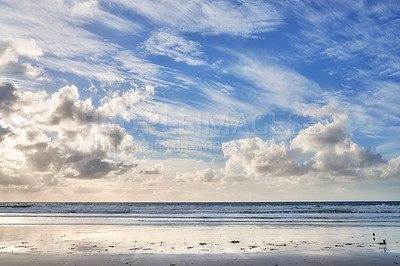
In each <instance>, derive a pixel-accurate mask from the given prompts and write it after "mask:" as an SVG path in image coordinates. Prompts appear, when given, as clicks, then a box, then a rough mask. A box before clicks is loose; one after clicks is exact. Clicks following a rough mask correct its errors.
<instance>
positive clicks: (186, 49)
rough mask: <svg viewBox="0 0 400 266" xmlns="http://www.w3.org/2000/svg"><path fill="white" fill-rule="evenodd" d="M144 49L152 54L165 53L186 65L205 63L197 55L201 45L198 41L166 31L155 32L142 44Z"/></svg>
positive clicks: (199, 52) (199, 53)
mask: <svg viewBox="0 0 400 266" xmlns="http://www.w3.org/2000/svg"><path fill="white" fill-rule="evenodd" d="M144 46H145V48H146V50H147V51H148V52H150V53H151V54H153V55H165V56H168V57H171V58H172V59H174V60H175V61H177V62H185V63H186V64H188V65H194V66H195V65H205V64H206V62H205V61H203V60H202V59H200V58H199V57H200V56H201V55H202V54H203V53H202V52H201V51H200V48H201V45H200V44H199V43H198V42H195V41H190V40H186V39H185V38H183V37H180V36H177V35H173V34H171V33H166V32H155V33H153V34H152V35H151V36H150V38H149V39H148V40H147V41H146V42H145V44H144Z"/></svg>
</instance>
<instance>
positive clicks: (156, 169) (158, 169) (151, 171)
mask: <svg viewBox="0 0 400 266" xmlns="http://www.w3.org/2000/svg"><path fill="white" fill-rule="evenodd" d="M162 169H163V165H162V164H156V165H155V166H154V167H153V168H152V169H147V170H144V171H140V173H141V174H145V175H160V174H162Z"/></svg>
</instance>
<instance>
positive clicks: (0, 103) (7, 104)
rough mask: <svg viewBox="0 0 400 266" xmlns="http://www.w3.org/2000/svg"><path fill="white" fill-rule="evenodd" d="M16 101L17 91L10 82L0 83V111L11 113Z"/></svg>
mask: <svg viewBox="0 0 400 266" xmlns="http://www.w3.org/2000/svg"><path fill="white" fill-rule="evenodd" d="M17 101H18V96H17V89H16V88H15V86H14V84H13V83H11V82H0V111H3V112H10V111H12V110H13V107H14V104H15V103H16V102H17Z"/></svg>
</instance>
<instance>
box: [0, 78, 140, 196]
mask: <svg viewBox="0 0 400 266" xmlns="http://www.w3.org/2000/svg"><path fill="white" fill-rule="evenodd" d="M3 85H4V86H3ZM1 88H3V90H4V94H2V95H3V98H4V99H3V98H2V99H3V100H6V99H7V103H13V106H12V107H13V108H16V109H18V112H12V113H11V112H9V111H8V110H9V109H10V108H11V107H10V106H8V105H7V106H1V108H0V112H2V113H4V112H8V115H7V116H2V120H1V121H0V129H1V130H0V139H1V142H0V167H1V171H0V185H1V186H3V187H4V186H13V187H14V188H15V189H17V190H18V189H27V190H29V191H33V190H35V191H40V190H43V189H46V188H48V187H51V186H58V185H61V184H66V183H68V182H69V181H67V179H70V178H73V179H111V178H115V179H119V178H123V177H124V176H126V175H127V174H129V172H131V171H132V170H133V169H134V168H135V167H136V166H137V165H136V163H133V162H132V160H134V159H133V157H132V155H131V153H133V152H134V151H135V150H136V144H135V143H134V141H133V137H132V136H131V135H129V134H128V133H127V132H126V130H125V129H123V128H121V127H120V126H119V125H117V124H113V123H110V122H109V121H107V122H106V121H105V120H103V119H101V115H100V112H99V110H98V109H97V108H95V107H94V106H93V105H92V103H91V101H90V99H87V100H81V99H80V95H79V91H78V88H77V87H76V86H74V85H71V86H66V87H63V88H61V89H59V90H58V91H56V92H54V93H53V94H51V95H49V94H47V93H46V92H43V91H42V92H19V91H18V90H17V89H16V87H15V85H14V84H12V83H4V84H2V87H1ZM93 117H94V118H100V119H91V118H93ZM13 180H14V181H13Z"/></svg>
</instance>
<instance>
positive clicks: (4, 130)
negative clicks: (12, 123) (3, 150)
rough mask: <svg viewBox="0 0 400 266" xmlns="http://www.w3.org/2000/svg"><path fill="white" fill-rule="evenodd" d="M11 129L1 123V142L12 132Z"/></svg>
mask: <svg viewBox="0 0 400 266" xmlns="http://www.w3.org/2000/svg"><path fill="white" fill-rule="evenodd" d="M11 132H12V131H11V129H9V128H7V127H2V126H1V125H0V143H1V142H2V141H3V140H4V139H5V138H6V137H7V135H9V134H10V133H11Z"/></svg>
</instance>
